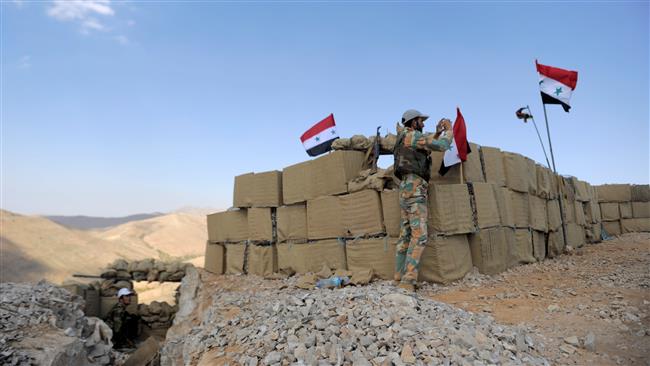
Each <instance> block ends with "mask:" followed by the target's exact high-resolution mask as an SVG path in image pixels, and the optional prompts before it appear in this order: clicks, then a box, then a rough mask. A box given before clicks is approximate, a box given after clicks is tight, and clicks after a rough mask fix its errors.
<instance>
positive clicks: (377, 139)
mask: <svg viewBox="0 0 650 366" xmlns="http://www.w3.org/2000/svg"><path fill="white" fill-rule="evenodd" d="M380 128H381V126H377V135H376V136H375V151H374V153H375V156H373V158H372V159H373V160H372V171H373V172H376V171H377V160H379V138H380V137H381V136H380V135H379V129H380Z"/></svg>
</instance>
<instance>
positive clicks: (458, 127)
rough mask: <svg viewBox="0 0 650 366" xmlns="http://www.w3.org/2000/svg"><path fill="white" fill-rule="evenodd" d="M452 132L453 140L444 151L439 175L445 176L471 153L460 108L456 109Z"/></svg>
mask: <svg viewBox="0 0 650 366" xmlns="http://www.w3.org/2000/svg"><path fill="white" fill-rule="evenodd" d="M453 132H454V138H453V139H451V146H450V147H449V150H447V151H445V156H444V157H443V159H442V163H441V164H440V170H438V174H440V175H445V174H446V173H447V171H448V170H449V168H450V167H452V166H454V165H456V164H458V163H461V162H463V161H465V160H467V154H469V153H471V152H472V150H471V149H470V147H469V142H468V141H467V127H466V126H465V118H464V117H463V115H462V113H460V108H456V121H454V127H453Z"/></svg>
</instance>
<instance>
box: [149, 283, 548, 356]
mask: <svg viewBox="0 0 650 366" xmlns="http://www.w3.org/2000/svg"><path fill="white" fill-rule="evenodd" d="M202 276H204V278H203V279H202V281H203V284H202V286H201V287H202V288H201V289H200V290H199V297H198V299H199V301H198V302H197V311H196V312H195V314H194V316H193V319H192V320H191V321H190V322H191V323H192V327H191V328H186V329H187V330H188V331H187V332H184V333H178V332H176V331H175V330H172V331H170V332H171V333H168V338H167V345H166V346H165V349H164V351H163V357H162V358H163V365H179V364H191V365H194V364H198V365H213V364H227V363H230V364H242V365H258V364H261V365H288V364H294V363H298V364H309V365H343V364H353V365H373V364H375V365H391V362H392V364H394V365H403V364H469V365H487V364H497V363H498V364H512V365H521V364H527V365H546V364H548V361H546V360H545V359H544V358H543V357H542V356H541V355H540V352H539V351H540V350H541V349H543V345H542V344H541V343H539V341H538V340H537V339H536V337H535V336H534V335H532V334H530V332H529V331H528V330H527V329H526V328H524V327H509V326H501V325H499V324H498V323H496V322H495V321H494V319H493V318H492V317H491V316H489V315H484V314H474V313H470V312H466V311H464V310H462V309H458V308H455V307H452V306H449V305H447V304H444V303H442V302H438V301H434V300H431V299H429V298H426V297H422V296H418V295H415V296H412V295H409V294H407V293H405V292H402V291H396V289H395V288H394V287H393V286H392V285H391V284H390V283H388V282H386V281H382V282H375V283H373V284H371V285H368V286H359V287H354V286H350V287H345V288H342V289H336V290H328V289H318V290H303V289H298V288H295V287H294V286H293V284H292V279H290V280H284V281H278V280H276V281H266V280H263V279H260V278H256V277H237V276H225V277H217V276H211V275H209V274H202ZM229 284H230V285H229ZM183 292H184V289H183V288H182V287H181V293H183ZM181 301H182V300H181ZM185 325H187V324H185Z"/></svg>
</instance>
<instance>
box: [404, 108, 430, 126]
mask: <svg viewBox="0 0 650 366" xmlns="http://www.w3.org/2000/svg"><path fill="white" fill-rule="evenodd" d="M416 117H422V120H423V121H426V119H427V118H429V116H427V115H426V114H423V113H422V112H420V111H418V110H417V109H409V110H407V111H406V112H404V113H403V114H402V124H405V123H406V122H408V121H410V120H412V119H413V118H416Z"/></svg>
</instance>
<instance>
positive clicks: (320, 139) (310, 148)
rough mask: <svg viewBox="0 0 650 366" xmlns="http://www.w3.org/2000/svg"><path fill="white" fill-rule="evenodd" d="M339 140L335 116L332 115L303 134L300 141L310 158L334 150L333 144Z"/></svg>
mask: <svg viewBox="0 0 650 366" xmlns="http://www.w3.org/2000/svg"><path fill="white" fill-rule="evenodd" d="M337 138H339V135H338V134H337V133H336V122H334V114H330V115H329V116H327V117H326V118H325V119H324V120H322V121H320V122H318V123H316V124H315V125H313V126H312V128H310V129H308V130H307V132H305V133H303V134H302V136H300V141H302V145H303V146H304V147H305V150H307V154H309V156H318V155H320V154H322V153H325V152H328V151H330V150H332V142H334V140H336V139H337Z"/></svg>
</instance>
